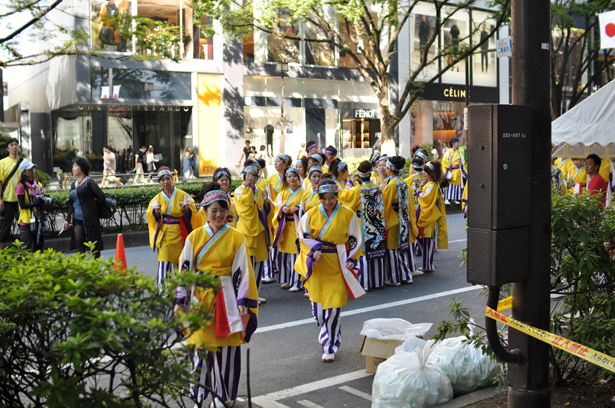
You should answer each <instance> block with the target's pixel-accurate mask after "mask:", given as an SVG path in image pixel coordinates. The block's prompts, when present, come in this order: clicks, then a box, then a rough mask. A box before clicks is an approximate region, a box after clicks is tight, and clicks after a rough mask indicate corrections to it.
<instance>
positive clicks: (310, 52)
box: [305, 22, 336, 67]
mask: <svg viewBox="0 0 615 408" xmlns="http://www.w3.org/2000/svg"><path fill="white" fill-rule="evenodd" d="M305 37H306V38H309V39H313V40H324V39H327V38H328V36H327V33H325V32H324V31H323V30H322V29H321V28H319V27H317V26H316V25H314V24H312V23H310V22H307V23H305ZM305 63H306V64H308V65H320V66H325V67H334V66H335V65H336V61H335V47H333V46H332V45H330V44H326V43H319V42H306V43H305Z"/></svg>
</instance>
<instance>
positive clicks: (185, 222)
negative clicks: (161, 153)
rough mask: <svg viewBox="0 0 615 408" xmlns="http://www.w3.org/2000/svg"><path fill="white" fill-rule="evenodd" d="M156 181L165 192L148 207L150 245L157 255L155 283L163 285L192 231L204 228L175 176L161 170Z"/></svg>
mask: <svg viewBox="0 0 615 408" xmlns="http://www.w3.org/2000/svg"><path fill="white" fill-rule="evenodd" d="M156 181H158V183H160V186H161V187H162V191H161V192H160V193H158V194H156V196H155V197H154V198H153V199H152V200H151V201H150V203H149V205H148V206H147V224H148V226H149V243H150V246H151V248H152V250H153V251H154V252H157V255H158V273H157V279H156V283H157V284H158V285H161V284H162V282H163V280H164V279H165V278H166V276H167V274H169V273H170V272H171V271H172V269H173V266H175V267H177V265H178V262H179V255H180V254H181V251H182V248H183V247H184V241H185V240H186V237H187V236H188V234H189V233H190V232H192V230H193V229H196V228H198V227H200V226H201V223H200V219H199V216H198V214H197V212H196V207H195V206H194V200H193V199H192V197H190V194H188V193H186V192H185V191H182V190H180V189H178V188H176V187H175V186H173V173H171V170H170V169H169V168H168V167H165V166H163V167H161V168H160V170H159V171H158V175H157V177H156Z"/></svg>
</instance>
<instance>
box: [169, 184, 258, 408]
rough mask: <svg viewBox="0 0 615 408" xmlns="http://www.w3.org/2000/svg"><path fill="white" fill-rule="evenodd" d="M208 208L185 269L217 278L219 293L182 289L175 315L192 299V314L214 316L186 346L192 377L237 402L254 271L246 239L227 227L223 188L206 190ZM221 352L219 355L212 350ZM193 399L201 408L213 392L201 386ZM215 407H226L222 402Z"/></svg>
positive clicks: (253, 303) (184, 257)
mask: <svg viewBox="0 0 615 408" xmlns="http://www.w3.org/2000/svg"><path fill="white" fill-rule="evenodd" d="M203 206H204V207H205V210H206V211H207V218H208V220H209V221H208V222H207V224H205V225H204V226H203V227H202V228H198V229H196V230H195V231H193V232H192V233H191V234H190V235H188V237H187V238H186V244H185V245H184V249H183V251H182V253H181V259H180V262H181V265H182V267H181V270H182V271H186V270H194V271H196V272H198V273H201V274H211V275H214V276H216V277H217V278H218V279H219V282H220V287H221V289H220V291H219V292H218V293H217V294H216V293H215V292H214V289H212V288H202V287H196V288H194V289H192V290H191V289H190V288H181V287H180V288H177V289H176V295H175V301H176V305H175V309H174V311H175V313H177V312H178V311H179V310H184V308H185V305H186V304H187V302H189V301H190V299H191V297H192V295H194V296H195V297H196V299H197V300H198V301H199V303H197V304H196V305H195V306H194V307H193V309H192V311H191V312H192V313H211V314H212V315H213V322H212V323H211V324H210V325H209V326H206V327H203V328H201V329H199V330H198V331H195V332H191V333H189V336H188V340H187V345H188V346H193V347H194V348H195V350H194V354H193V355H192V357H191V360H192V372H193V373H194V376H195V379H196V380H197V381H202V379H203V378H204V379H205V385H207V386H208V387H210V388H211V387H212V384H211V379H210V378H211V377H210V375H211V374H212V373H213V389H214V391H215V392H216V394H218V395H219V396H220V397H222V399H223V400H224V401H233V400H235V399H236V398H237V391H238V388H239V376H240V374H241V351H240V349H239V346H240V345H241V344H245V343H247V342H249V341H250V337H251V336H252V333H254V331H255V330H256V326H257V320H258V303H257V302H258V293H257V289H256V281H255V279H254V272H253V270H252V265H251V263H250V260H249V257H248V251H247V248H246V243H245V238H244V236H243V234H242V233H241V232H239V231H238V230H236V229H235V228H233V227H231V226H230V225H229V224H228V223H227V222H226V217H227V214H228V200H227V195H226V192H225V191H223V190H221V189H220V185H219V184H218V183H211V184H209V185H208V186H207V189H206V191H205V198H204V199H203ZM216 347H217V348H218V351H211V350H215V348H216ZM190 392H191V394H192V395H193V396H194V397H196V398H197V400H198V402H199V403H202V401H204V400H205V399H206V398H207V395H208V392H207V390H206V389H205V388H202V387H199V386H198V385H193V386H191V390H190ZM211 406H213V407H222V406H223V405H222V403H221V402H220V400H218V399H217V398H216V399H215V400H214V402H213V403H212V405H211Z"/></svg>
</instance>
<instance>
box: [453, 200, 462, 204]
mask: <svg viewBox="0 0 615 408" xmlns="http://www.w3.org/2000/svg"><path fill="white" fill-rule="evenodd" d="M453 204H461V203H460V202H459V201H457V200H453Z"/></svg>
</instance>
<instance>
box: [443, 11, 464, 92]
mask: <svg viewBox="0 0 615 408" xmlns="http://www.w3.org/2000/svg"><path fill="white" fill-rule="evenodd" d="M454 10H455V9H453V8H452V7H444V8H443V9H442V13H444V14H445V15H446V13H452V12H454ZM469 26H470V15H469V14H468V11H467V10H459V11H457V12H455V14H454V15H452V16H451V18H450V19H449V20H447V21H446V22H445V23H444V26H443V27H442V29H441V32H440V35H441V37H442V48H443V49H446V50H448V51H452V52H454V53H455V54H459V53H462V52H463V51H464V50H465V49H467V47H468V46H469V45H470V41H469V38H468V35H469ZM453 58H454V57H453V55H449V56H447V57H445V59H443V61H442V68H444V67H446V66H448V65H450V64H451V63H452V62H453ZM465 72H466V65H465V61H463V60H462V61H460V62H458V63H457V64H455V65H453V67H451V68H450V69H449V70H448V71H446V72H445V73H444V75H442V82H444V83H446V84H465V82H466V75H465Z"/></svg>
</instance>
